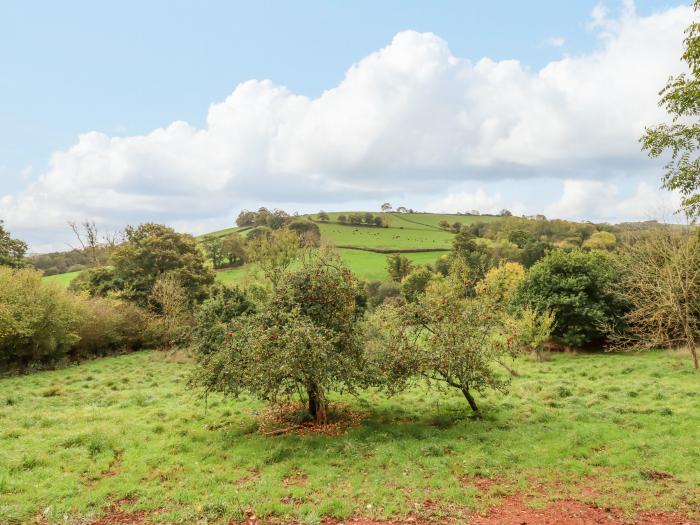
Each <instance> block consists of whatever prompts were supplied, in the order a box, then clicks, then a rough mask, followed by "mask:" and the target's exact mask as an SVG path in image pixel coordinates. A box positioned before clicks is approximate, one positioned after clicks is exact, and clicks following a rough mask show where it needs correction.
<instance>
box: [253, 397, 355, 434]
mask: <svg viewBox="0 0 700 525" xmlns="http://www.w3.org/2000/svg"><path fill="white" fill-rule="evenodd" d="M306 415H307V410H306V406H305V405H304V404H303V403H285V404H278V405H274V406H271V407H269V408H267V409H265V410H263V411H262V412H261V413H260V416H259V418H258V432H259V433H260V434H262V435H264V436H278V435H283V434H296V435H304V434H322V435H325V436H340V435H342V434H345V433H346V432H347V431H348V430H350V429H351V428H354V427H357V426H359V425H360V424H361V423H362V419H363V415H362V413H361V412H358V411H357V410H354V409H353V408H352V407H350V406H349V405H345V404H343V403H330V404H329V405H328V410H327V419H328V421H327V423H325V424H323V425H319V424H316V423H315V422H313V421H308V420H307V419H306Z"/></svg>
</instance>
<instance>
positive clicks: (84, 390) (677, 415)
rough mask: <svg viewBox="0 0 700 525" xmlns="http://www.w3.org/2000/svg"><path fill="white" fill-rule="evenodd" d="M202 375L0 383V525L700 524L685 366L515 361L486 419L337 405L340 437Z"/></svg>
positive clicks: (145, 361)
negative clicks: (575, 510)
mask: <svg viewBox="0 0 700 525" xmlns="http://www.w3.org/2000/svg"><path fill="white" fill-rule="evenodd" d="M191 366H192V365H191V363H189V361H188V360H187V359H186V358H183V357H181V356H178V355H168V354H165V353H159V352H139V353H134V354H128V355H123V356H118V357H110V358H104V359H99V360H94V361H90V362H84V363H82V364H80V365H78V366H73V367H70V368H66V369H62V370H57V371H48V372H39V373H35V374H33V375H30V376H23V377H11V378H5V379H0V523H3V524H7V525H10V524H14V523H29V522H32V523H34V522H35V521H36V522H39V523H50V524H53V523H68V524H78V523H86V522H90V520H95V519H97V518H99V517H100V516H104V515H109V514H112V513H115V512H117V511H118V512H121V513H126V514H125V515H128V513H134V515H138V516H145V517H146V518H147V519H148V520H152V521H155V522H181V523H195V522H201V523H204V522H206V523H227V522H228V521H229V520H233V521H243V520H245V519H246V518H250V517H251V516H253V515H254V516H257V517H262V518H264V519H269V520H275V519H276V520H278V521H279V520H281V521H283V522H284V521H287V522H288V521H292V520H294V521H300V522H303V523H318V522H319V520H320V519H321V518H323V517H326V516H327V517H332V518H337V519H339V520H343V519H346V518H348V517H350V516H364V517H367V518H372V519H388V518H402V517H406V516H409V515H410V516H412V518H411V519H414V520H415V519H417V520H423V519H431V520H436V521H444V520H445V519H451V518H454V519H465V518H466V517H468V516H470V515H472V514H473V513H475V512H484V511H485V510H486V509H487V507H488V506H489V505H491V504H498V503H499V502H501V501H503V500H504V499H505V498H510V497H513V495H516V494H523V495H528V496H530V497H529V498H528V499H527V505H528V506H530V507H533V508H539V509H542V508H546V507H547V506H548V505H550V504H551V502H552V501H554V500H558V499H562V498H569V499H574V500H579V501H582V502H584V503H585V504H587V505H596V506H599V507H600V508H606V507H607V508H614V509H617V511H618V512H619V513H621V514H622V515H624V516H628V517H633V516H634V515H635V514H636V513H638V512H643V511H645V510H649V509H653V510H675V511H678V512H680V513H681V514H682V515H683V516H690V517H691V518H692V517H695V518H699V517H700V516H698V514H697V512H698V507H697V502H698V501H700V469H698V468H697V465H698V462H700V450H699V449H698V446H697V443H698V441H697V440H698V429H700V391H698V388H697V374H693V372H692V371H691V370H690V368H689V362H688V359H687V356H686V355H684V354H676V353H673V352H651V353H645V354H582V355H575V354H560V355H555V356H553V359H552V360H551V361H546V362H536V361H533V360H530V359H521V360H520V361H518V362H517V364H516V368H517V370H518V371H519V373H520V376H519V377H515V378H513V381H512V385H511V389H510V393H508V394H507V395H497V394H487V395H479V400H480V401H481V406H482V410H483V417H482V418H480V419H476V418H473V417H472V416H471V414H470V411H469V409H468V407H467V405H466V403H465V402H464V399H463V398H462V397H461V395H458V393H456V392H444V393H441V392H436V391H429V390H427V389H426V387H425V385H418V386H416V387H415V388H413V389H411V390H409V391H407V392H405V393H404V394H402V395H399V396H397V397H394V398H387V397H385V396H384V395H382V394H381V393H379V392H375V391H371V390H370V391H364V392H361V393H360V395H359V396H358V397H356V398H355V397H351V396H343V397H335V398H334V400H335V401H336V402H340V403H342V404H343V405H344V406H347V407H349V409H351V410H352V411H354V412H355V413H356V414H357V418H358V421H357V422H356V426H352V427H350V428H349V429H348V430H347V432H344V433H340V435H335V436H331V435H316V434H311V435H276V436H265V435H262V434H261V433H260V431H259V423H260V421H261V420H260V417H261V416H260V414H261V411H262V410H263V405H262V404H261V403H260V402H258V401H254V400H251V399H248V398H242V399H239V400H231V399H223V398H221V397H219V396H212V397H210V398H209V400H208V404H207V405H205V403H204V401H203V400H202V399H199V398H198V397H197V396H196V395H195V393H193V392H192V391H191V390H189V389H188V388H187V387H186V383H187V378H188V374H189V372H190V370H191ZM693 512H695V513H696V514H693Z"/></svg>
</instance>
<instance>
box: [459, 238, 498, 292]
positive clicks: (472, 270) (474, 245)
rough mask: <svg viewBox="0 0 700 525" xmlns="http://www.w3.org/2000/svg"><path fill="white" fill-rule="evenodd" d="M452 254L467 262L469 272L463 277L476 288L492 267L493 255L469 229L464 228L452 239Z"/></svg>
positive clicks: (471, 286) (472, 287)
mask: <svg viewBox="0 0 700 525" xmlns="http://www.w3.org/2000/svg"><path fill="white" fill-rule="evenodd" d="M452 255H453V257H454V258H456V259H460V260H462V261H463V262H464V263H465V268H466V269H467V272H466V273H465V274H464V275H463V276H462V277H463V278H464V279H465V281H467V283H468V286H469V287H470V288H471V289H472V290H474V286H476V283H477V282H478V281H479V280H481V279H482V278H483V277H484V275H486V272H487V271H488V270H489V269H490V268H491V256H490V254H489V251H488V249H487V248H486V247H485V246H484V245H483V244H481V243H480V242H477V241H476V238H475V237H474V236H473V235H472V234H471V232H469V230H466V229H464V230H462V231H460V232H459V233H458V234H457V235H455V237H454V240H453V241H452Z"/></svg>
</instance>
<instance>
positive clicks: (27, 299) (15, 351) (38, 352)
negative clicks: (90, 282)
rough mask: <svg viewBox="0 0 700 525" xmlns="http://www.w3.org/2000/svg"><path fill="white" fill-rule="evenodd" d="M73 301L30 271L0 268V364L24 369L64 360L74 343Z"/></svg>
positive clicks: (76, 321)
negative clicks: (29, 365)
mask: <svg viewBox="0 0 700 525" xmlns="http://www.w3.org/2000/svg"><path fill="white" fill-rule="evenodd" d="M79 329H80V318H79V310H78V305H77V303H76V301H75V299H74V298H73V297H72V296H70V295H69V294H68V293H67V292H66V291H64V290H61V289H60V288H59V287H57V286H55V285H52V284H46V283H43V282H42V281H41V274H40V273H39V272H37V271H36V270H33V269H28V268H27V269H12V268H9V267H0V364H4V365H5V366H8V365H18V366H25V365H27V364H29V363H31V362H42V361H51V360H57V359H61V358H63V357H65V356H66V355H68V353H69V352H70V349H71V347H72V346H73V345H74V344H75V343H77V342H78V340H79V339H80V336H79Z"/></svg>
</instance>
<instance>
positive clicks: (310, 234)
mask: <svg viewBox="0 0 700 525" xmlns="http://www.w3.org/2000/svg"><path fill="white" fill-rule="evenodd" d="M287 228H289V229H290V230H291V231H293V232H294V233H296V234H297V236H298V237H299V242H300V244H301V245H302V246H320V244H321V230H320V228H319V227H318V225H317V224H315V223H313V222H311V221H309V220H306V219H297V220H295V221H292V222H290V223H289V225H288V226H287Z"/></svg>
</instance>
